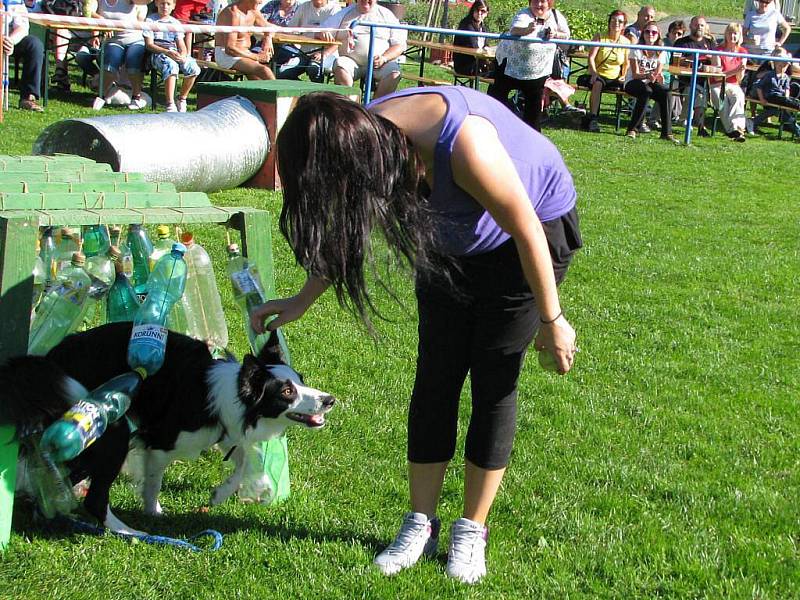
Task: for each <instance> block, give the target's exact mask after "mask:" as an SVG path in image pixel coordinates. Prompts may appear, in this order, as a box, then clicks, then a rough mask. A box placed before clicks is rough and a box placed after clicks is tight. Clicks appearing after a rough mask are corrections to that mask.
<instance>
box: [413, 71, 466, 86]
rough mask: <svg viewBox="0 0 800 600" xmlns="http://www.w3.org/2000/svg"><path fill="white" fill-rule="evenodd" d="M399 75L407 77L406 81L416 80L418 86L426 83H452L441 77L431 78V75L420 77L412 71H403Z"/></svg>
mask: <svg viewBox="0 0 800 600" xmlns="http://www.w3.org/2000/svg"><path fill="white" fill-rule="evenodd" d="M400 77H401V78H402V79H407V80H408V81H416V82H417V85H418V87H422V86H426V85H429V86H430V85H434V86H435V85H453V84H452V83H450V82H449V81H442V80H441V79H433V78H431V77H420V76H419V75H414V74H413V73H406V72H403V73H401V74H400Z"/></svg>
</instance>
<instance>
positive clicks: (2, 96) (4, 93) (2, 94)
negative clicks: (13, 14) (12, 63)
mask: <svg viewBox="0 0 800 600" xmlns="http://www.w3.org/2000/svg"><path fill="white" fill-rule="evenodd" d="M3 11H4V14H3V19H2V21H3V24H2V25H3V26H2V34H1V35H0V43H2V40H5V38H7V37H8V34H9V33H10V31H11V30H10V27H11V26H10V25H9V19H10V17H9V16H8V14H7V13H8V0H3ZM0 56H2V57H3V73H2V80H3V81H2V85H0V105H2V109H1V110H0V120H2V115H3V111H7V110H8V67H9V55H8V54H6V53H5V52H3V51H2V50H0Z"/></svg>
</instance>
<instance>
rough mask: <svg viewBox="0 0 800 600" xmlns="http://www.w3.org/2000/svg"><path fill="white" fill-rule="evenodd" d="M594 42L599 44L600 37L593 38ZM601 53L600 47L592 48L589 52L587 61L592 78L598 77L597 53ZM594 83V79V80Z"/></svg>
mask: <svg viewBox="0 0 800 600" xmlns="http://www.w3.org/2000/svg"><path fill="white" fill-rule="evenodd" d="M592 41H593V42H599V41H600V36H599V35H596V36H594V37H593V38H592ZM599 51H600V46H592V49H591V50H589V57H588V58H587V59H586V66H587V67H588V68H589V73H590V74H591V75H592V78H594V77H597V64H596V60H597V53H598V52H599ZM592 82H594V79H592Z"/></svg>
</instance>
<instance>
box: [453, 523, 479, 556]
mask: <svg viewBox="0 0 800 600" xmlns="http://www.w3.org/2000/svg"><path fill="white" fill-rule="evenodd" d="M450 539H451V544H450V550H451V553H452V554H453V559H454V560H458V561H461V562H470V561H471V559H472V555H473V553H474V551H475V546H476V545H477V542H478V540H482V539H483V532H480V531H476V530H474V529H466V528H458V529H456V530H454V531H451V532H450Z"/></svg>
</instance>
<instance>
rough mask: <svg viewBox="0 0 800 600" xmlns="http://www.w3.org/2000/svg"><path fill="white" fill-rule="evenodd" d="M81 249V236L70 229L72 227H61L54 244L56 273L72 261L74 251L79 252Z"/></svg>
mask: <svg viewBox="0 0 800 600" xmlns="http://www.w3.org/2000/svg"><path fill="white" fill-rule="evenodd" d="M80 249H81V236H80V234H79V233H78V232H77V231H75V230H74V229H72V227H62V228H61V231H60V238H59V240H58V244H57V246H56V261H57V263H58V265H57V266H56V274H58V271H62V270H63V269H66V268H67V267H69V265H70V262H71V261H72V255H73V253H75V252H80Z"/></svg>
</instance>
